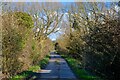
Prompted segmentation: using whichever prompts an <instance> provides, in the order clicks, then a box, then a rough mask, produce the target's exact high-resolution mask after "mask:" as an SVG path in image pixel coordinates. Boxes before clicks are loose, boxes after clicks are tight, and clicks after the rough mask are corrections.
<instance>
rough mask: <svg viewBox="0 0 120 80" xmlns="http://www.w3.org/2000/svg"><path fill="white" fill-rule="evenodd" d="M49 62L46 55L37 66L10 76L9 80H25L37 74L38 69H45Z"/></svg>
mask: <svg viewBox="0 0 120 80" xmlns="http://www.w3.org/2000/svg"><path fill="white" fill-rule="evenodd" d="M48 61H49V55H47V56H46V57H45V58H44V59H43V60H41V61H40V62H39V65H35V66H32V67H30V68H29V69H28V70H27V71H23V72H21V73H19V74H17V75H15V76H12V77H11V78H10V80H26V78H27V77H29V76H30V75H32V74H34V73H35V72H38V71H39V70H40V69H42V68H45V66H46V65H47V64H48Z"/></svg>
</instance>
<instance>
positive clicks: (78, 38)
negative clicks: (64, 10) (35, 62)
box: [56, 3, 120, 80]
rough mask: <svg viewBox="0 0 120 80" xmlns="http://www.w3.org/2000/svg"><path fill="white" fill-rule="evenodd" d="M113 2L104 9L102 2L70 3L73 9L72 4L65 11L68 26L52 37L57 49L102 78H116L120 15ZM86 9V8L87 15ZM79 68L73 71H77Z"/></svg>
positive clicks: (119, 58)
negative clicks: (58, 34)
mask: <svg viewBox="0 0 120 80" xmlns="http://www.w3.org/2000/svg"><path fill="white" fill-rule="evenodd" d="M98 5H101V6H102V8H100V7H98ZM86 6H87V7H86ZM88 6H89V7H88ZM113 6H114V4H112V7H109V9H107V8H105V6H104V3H87V5H86V4H82V3H77V4H76V5H72V7H77V9H75V8H72V10H69V12H68V13H69V16H68V20H69V24H68V25H69V27H67V28H66V32H65V34H63V35H61V37H60V38H58V40H57V41H56V44H57V45H56V50H57V52H58V53H64V54H65V55H67V56H70V57H72V58H74V59H77V60H79V62H80V63H81V66H82V69H84V70H88V71H91V72H92V73H95V74H97V75H99V76H101V77H103V78H104V79H105V80H106V79H108V80H111V79H112V80H117V79H120V77H119V76H120V75H119V69H120V65H119V63H120V55H119V50H120V49H119V48H120V47H119V43H120V42H119V41H120V40H119V39H120V38H119V34H120V33H119V28H120V19H119V15H118V12H119V11H118V12H117V11H116V10H115V9H114V8H113ZM77 11H78V13H77ZM86 11H89V15H88V13H87V12H86ZM107 11H108V12H107ZM74 12H75V13H74ZM68 30H69V31H68ZM68 62H69V60H68ZM70 64H71V63H70ZM72 67H73V66H72ZM73 68H74V67H73ZM79 69H80V68H79ZM79 69H78V70H75V69H73V71H74V70H75V71H78V72H77V74H81V71H80V72H79ZM83 74H84V73H83ZM79 77H81V78H82V77H83V76H80V75H79Z"/></svg>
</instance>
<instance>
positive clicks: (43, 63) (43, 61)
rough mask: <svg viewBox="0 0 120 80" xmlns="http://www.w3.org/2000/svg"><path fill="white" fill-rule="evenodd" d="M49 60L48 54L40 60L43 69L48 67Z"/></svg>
mask: <svg viewBox="0 0 120 80" xmlns="http://www.w3.org/2000/svg"><path fill="white" fill-rule="evenodd" d="M48 61H49V55H47V56H46V57H45V58H44V59H43V60H41V61H40V62H39V65H40V67H41V68H42V69H43V68H45V67H46V65H47V64H48Z"/></svg>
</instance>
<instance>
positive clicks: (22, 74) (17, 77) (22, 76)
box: [10, 71, 33, 80]
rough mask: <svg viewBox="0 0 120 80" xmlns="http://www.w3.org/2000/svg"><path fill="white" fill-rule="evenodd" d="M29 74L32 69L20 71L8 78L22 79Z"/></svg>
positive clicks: (12, 79) (13, 79)
mask: <svg viewBox="0 0 120 80" xmlns="http://www.w3.org/2000/svg"><path fill="white" fill-rule="evenodd" d="M30 74H33V72H32V71H23V72H22V73H20V74H18V75H15V76H13V77H11V78H10V80H24V79H25V78H26V77H28V76H29V75H30Z"/></svg>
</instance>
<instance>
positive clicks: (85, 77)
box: [62, 55, 103, 80]
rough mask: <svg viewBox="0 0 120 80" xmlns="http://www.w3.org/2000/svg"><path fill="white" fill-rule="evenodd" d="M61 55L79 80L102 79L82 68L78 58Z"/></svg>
mask: <svg viewBox="0 0 120 80" xmlns="http://www.w3.org/2000/svg"><path fill="white" fill-rule="evenodd" d="M62 57H63V58H64V59H65V60H66V61H67V63H68V65H69V66H70V67H71V69H72V71H73V72H74V73H75V75H76V77H77V78H78V79H81V80H103V79H101V78H100V77H98V76H94V75H91V74H90V73H89V72H88V71H86V70H84V69H82V67H81V66H80V65H81V64H80V63H79V61H78V60H76V59H74V58H71V57H68V56H65V55H62Z"/></svg>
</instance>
